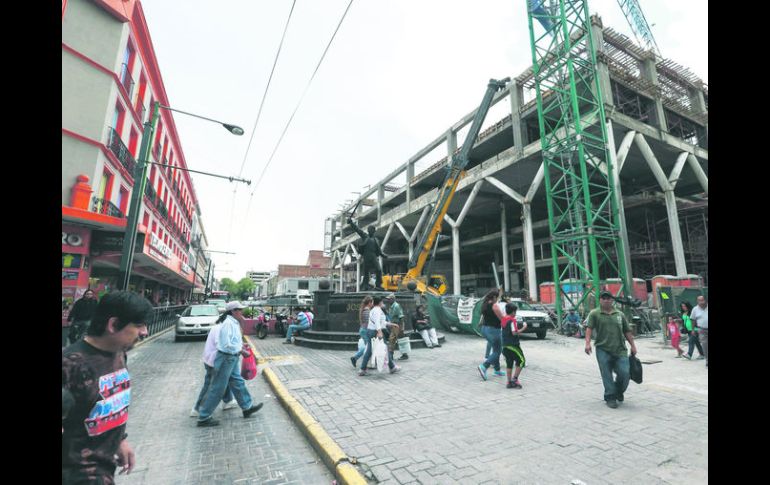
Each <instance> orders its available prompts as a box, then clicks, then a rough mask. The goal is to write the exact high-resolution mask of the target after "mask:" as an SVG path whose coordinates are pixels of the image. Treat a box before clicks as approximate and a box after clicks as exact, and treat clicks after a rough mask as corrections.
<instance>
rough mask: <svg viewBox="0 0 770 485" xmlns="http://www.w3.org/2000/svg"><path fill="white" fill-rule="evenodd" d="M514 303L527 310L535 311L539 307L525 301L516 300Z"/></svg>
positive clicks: (520, 308)
mask: <svg viewBox="0 0 770 485" xmlns="http://www.w3.org/2000/svg"><path fill="white" fill-rule="evenodd" d="M512 303H513V304H514V305H516V306H517V307H518V308H519V310H527V311H535V312H536V311H538V310H537V308H535V307H533V306H532V305H530V304H529V303H527V302H524V301H514V302H512Z"/></svg>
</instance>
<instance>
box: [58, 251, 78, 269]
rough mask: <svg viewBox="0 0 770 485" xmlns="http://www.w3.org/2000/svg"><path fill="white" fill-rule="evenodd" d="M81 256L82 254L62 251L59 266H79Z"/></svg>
mask: <svg viewBox="0 0 770 485" xmlns="http://www.w3.org/2000/svg"><path fill="white" fill-rule="evenodd" d="M82 258H83V255H82V254H70V253H64V254H62V255H61V267H62V268H80V265H81V262H82Z"/></svg>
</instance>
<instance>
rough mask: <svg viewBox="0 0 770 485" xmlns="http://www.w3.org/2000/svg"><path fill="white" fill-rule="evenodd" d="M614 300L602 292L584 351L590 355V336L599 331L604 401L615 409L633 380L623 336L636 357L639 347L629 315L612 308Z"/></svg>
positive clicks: (597, 354)
mask: <svg viewBox="0 0 770 485" xmlns="http://www.w3.org/2000/svg"><path fill="white" fill-rule="evenodd" d="M612 299H613V297H612V293H610V292H609V291H602V292H601V293H600V294H599V308H594V309H593V310H591V312H590V313H589V314H588V328H586V348H585V352H586V354H587V355H591V335H592V334H593V333H594V332H596V344H595V345H596V361H597V362H598V364H599V372H600V373H601V376H602V383H603V384H604V401H605V402H606V403H607V406H609V407H611V408H613V409H615V408H617V407H618V402H623V401H624V400H625V397H624V395H623V394H624V393H625V392H626V389H627V388H628V380H629V378H630V374H629V364H628V353H627V352H628V351H627V349H626V344H625V342H624V340H623V337H624V336H625V339H626V340H628V343H629V344H631V355H636V344H635V343H634V334H633V333H632V332H631V327H630V326H629V325H628V320H627V319H626V316H625V315H623V313H622V312H620V311H619V310H617V309H616V308H615V307H614V306H613V305H612ZM613 373H614V374H615V376H616V377H613Z"/></svg>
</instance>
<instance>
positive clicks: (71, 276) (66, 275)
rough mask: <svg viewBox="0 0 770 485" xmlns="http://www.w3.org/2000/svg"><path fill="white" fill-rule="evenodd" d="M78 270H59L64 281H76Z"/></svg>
mask: <svg viewBox="0 0 770 485" xmlns="http://www.w3.org/2000/svg"><path fill="white" fill-rule="evenodd" d="M79 273H80V271H66V270H62V272H61V279H62V280H64V281H76V280H77V279H78V274H79Z"/></svg>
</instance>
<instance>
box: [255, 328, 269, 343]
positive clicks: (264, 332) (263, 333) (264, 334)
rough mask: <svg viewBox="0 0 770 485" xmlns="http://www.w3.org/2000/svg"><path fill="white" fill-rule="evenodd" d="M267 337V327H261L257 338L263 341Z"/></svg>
mask: <svg viewBox="0 0 770 485" xmlns="http://www.w3.org/2000/svg"><path fill="white" fill-rule="evenodd" d="M265 337H267V327H265V326H261V327H259V329H258V330H257V338H258V339H260V340H262V339H264V338H265Z"/></svg>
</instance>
